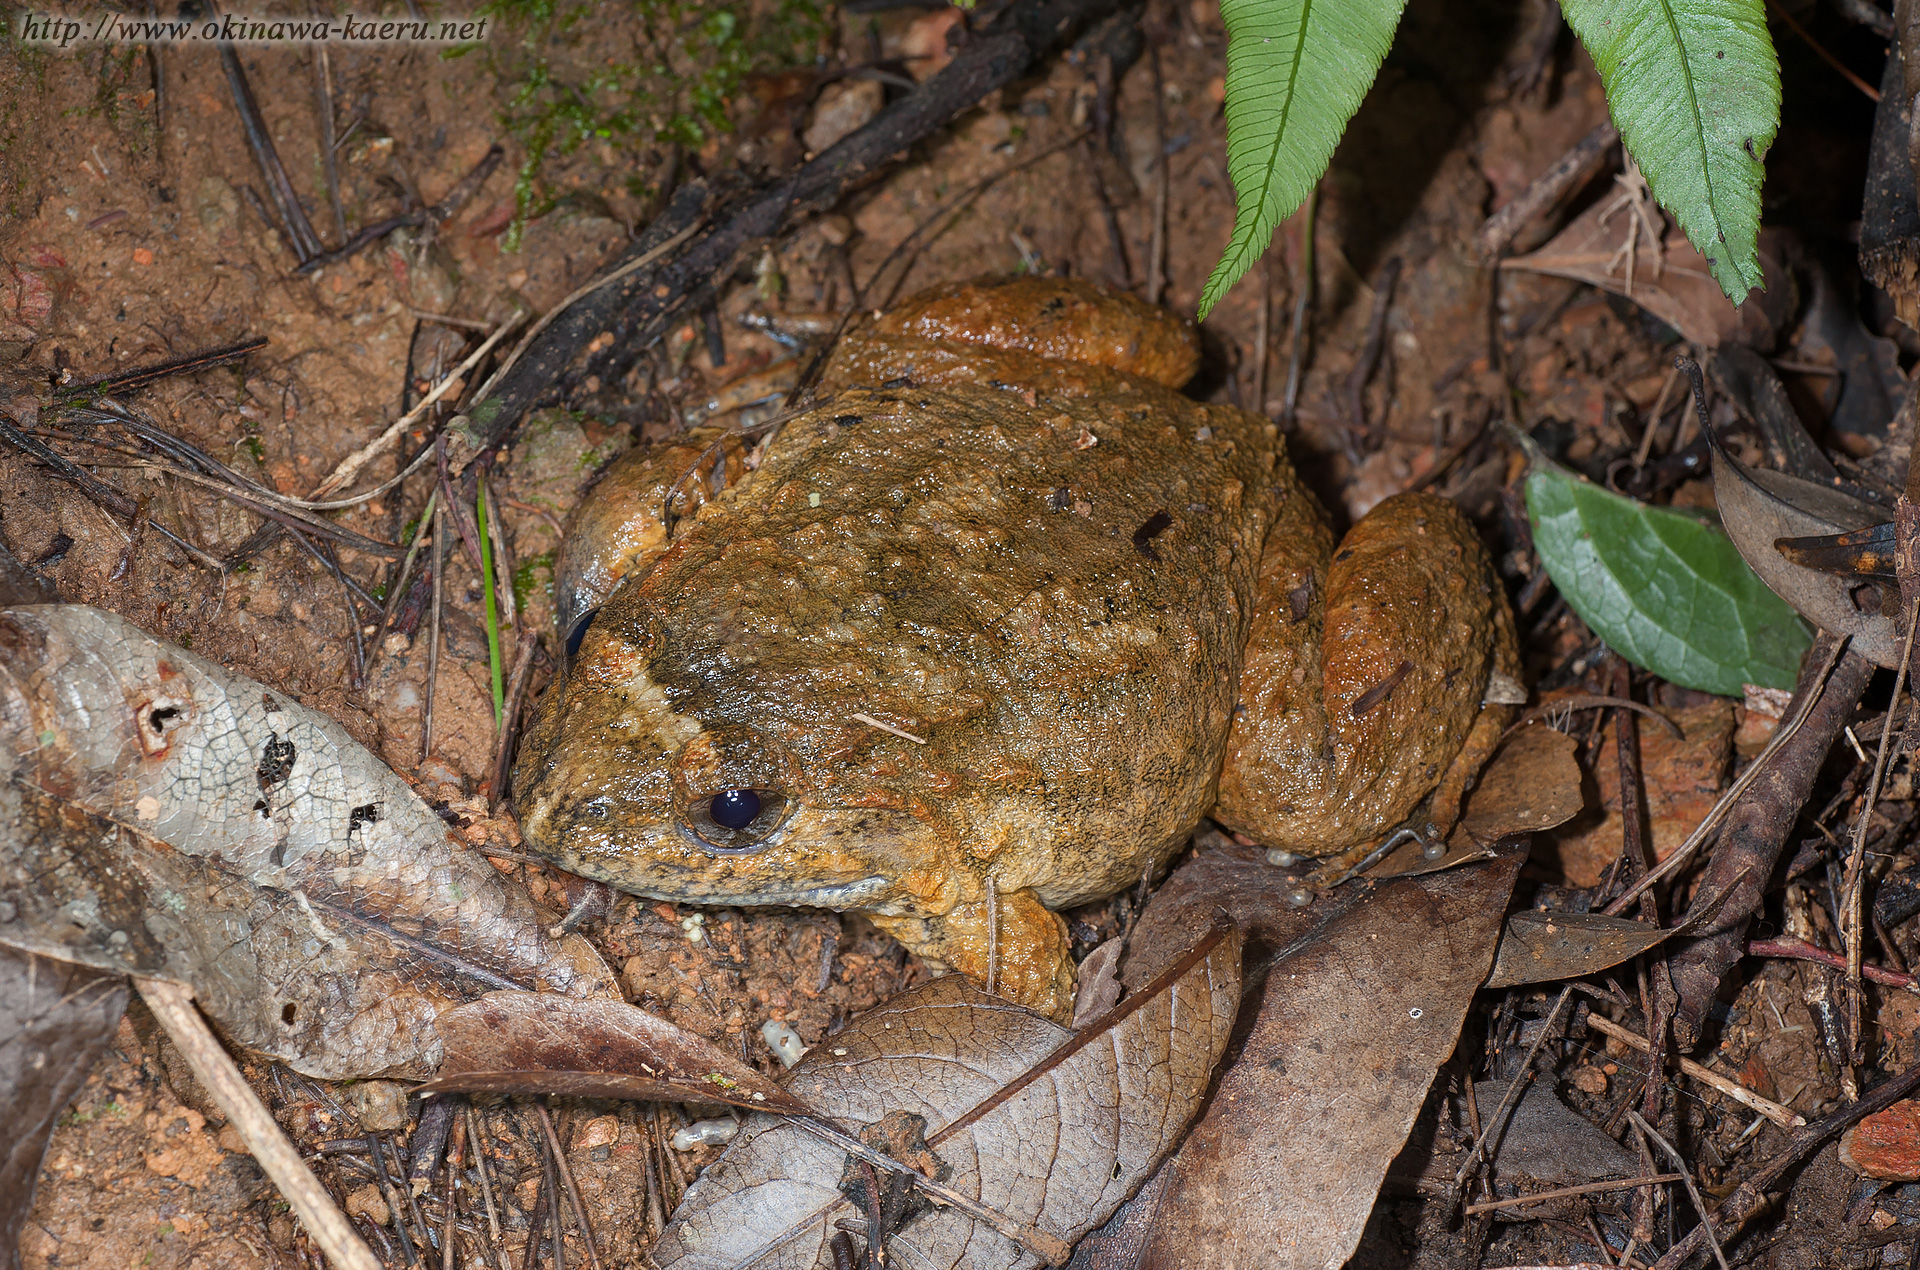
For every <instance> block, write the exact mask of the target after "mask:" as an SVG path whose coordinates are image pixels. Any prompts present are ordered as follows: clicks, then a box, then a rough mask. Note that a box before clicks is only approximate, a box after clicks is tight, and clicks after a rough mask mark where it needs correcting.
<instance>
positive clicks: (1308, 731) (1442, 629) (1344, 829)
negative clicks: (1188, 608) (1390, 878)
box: [1214, 494, 1519, 858]
mask: <svg viewBox="0 0 1920 1270" xmlns="http://www.w3.org/2000/svg"><path fill="white" fill-rule="evenodd" d="M1305 502H1306V500H1304V499H1299V498H1296V499H1291V500H1289V503H1290V504H1291V506H1286V507H1283V508H1282V511H1281V518H1280V521H1279V522H1278V523H1277V524H1276V525H1275V527H1274V530H1273V532H1272V533H1271V534H1270V535H1269V537H1268V539H1267V545H1266V548H1265V551H1264V553H1263V555H1262V558H1261V589H1262V593H1261V596H1260V601H1259V607H1258V608H1257V610H1256V612H1255V615H1254V620H1253V626H1252V633H1251V635H1250V637H1249V640H1248V646H1247V654H1246V659H1245V662H1244V664H1243V666H1242V669H1241V673H1240V707H1239V709H1238V710H1237V711H1236V714H1235V717H1234V723H1233V729H1232V732H1231V734H1230V736H1229V738H1228V743H1227V759H1226V763H1225V766H1224V768H1223V770H1222V773H1221V779H1220V798H1219V806H1218V807H1217V808H1216V809H1215V812H1214V815H1215V817H1216V818H1217V819H1219V820H1220V821H1222V822H1223V823H1225V824H1227V825H1229V826H1231V827H1232V828H1234V829H1237V830H1239V831H1240V832H1242V833H1245V834H1247V835H1249V836H1250V837H1253V838H1254V839H1256V840H1258V841H1259V842H1261V843H1264V844H1265V845H1267V846H1271V847H1279V848H1282V849H1284V850H1288V851H1293V852H1297V853H1299V854H1301V855H1309V856H1331V855H1345V854H1348V853H1352V854H1353V855H1354V856H1355V857H1356V858H1357V857H1358V855H1360V854H1363V853H1364V852H1365V851H1366V850H1367V849H1368V848H1370V847H1371V846H1372V845H1373V844H1374V843H1377V842H1378V841H1379V840H1380V839H1381V837H1382V836H1383V835H1384V834H1386V833H1387V832H1388V831H1390V830H1391V829H1392V828H1393V827H1394V826H1395V825H1397V824H1399V823H1400V822H1402V821H1404V820H1405V819H1406V818H1407V817H1408V816H1409V815H1410V814H1412V813H1413V812H1414V810H1415V809H1416V808H1417V807H1418V806H1419V805H1420V803H1421V801H1422V800H1423V799H1426V798H1427V797H1428V796H1429V795H1433V796H1434V798H1433V801H1432V803H1431V804H1430V806H1429V809H1428V811H1429V815H1430V817H1431V818H1432V819H1434V820H1435V822H1436V823H1437V824H1438V826H1439V828H1440V829H1441V830H1442V831H1443V832H1444V831H1445V830H1446V829H1448V828H1450V827H1451V824H1452V821H1453V818H1454V817H1455V816H1456V815H1457V813H1458V809H1459V804H1460V800H1461V797H1462V795H1463V794H1464V793H1465V791H1466V789H1467V788H1468V786H1469V785H1470V783H1471V780H1472V777H1473V775H1474V774H1475V773H1477V771H1478V769H1479V766H1480V764H1481V763H1482V762H1484V761H1485V759H1486V758H1487V756H1488V754H1489V753H1490V752H1491V750H1492V746H1493V743H1494V742H1495V741H1497V739H1498V737H1499V735H1500V732H1501V730H1502V728H1503V727H1504V726H1505V723H1506V716H1507V714H1508V713H1510V712H1509V711H1508V709H1507V708H1506V707H1502V706H1487V705H1484V704H1483V702H1484V700H1485V697H1486V691H1487V685H1488V682H1489V679H1490V677H1491V676H1492V674H1493V673H1494V672H1495V671H1498V672H1500V673H1502V674H1504V675H1506V676H1509V677H1517V675H1518V672H1519V650H1518V645H1517V642H1516V640H1515V638H1514V630H1513V616H1512V613H1511V610H1510V609H1509V607H1508V605H1507V598H1506V593H1505V592H1504V591H1503V590H1502V589H1501V586H1500V583H1499V579H1498V578H1497V577H1496V576H1495V574H1494V571H1493V566H1492V563H1491V561H1489V560H1488V559H1487V555H1486V552H1485V550H1484V549H1483V548H1482V547H1481V545H1480V540H1479V538H1478V536H1477V535H1476V534H1475V533H1474V530H1473V527H1472V525H1470V524H1469V523H1468V522H1467V520H1466V518H1465V517H1464V516H1462V515H1461V514H1460V512H1459V511H1458V509H1456V508H1455V507H1454V506H1453V504H1452V503H1450V502H1448V501H1447V500H1445V499H1443V498H1438V497H1435V496H1433V495H1427V494H1402V495H1399V496H1397V497H1394V498H1390V499H1388V500H1387V501H1386V502H1383V503H1381V504H1380V505H1379V506H1378V507H1376V508H1375V509H1374V510H1373V511H1372V512H1371V513H1370V514H1369V515H1367V516H1366V517H1364V518H1363V519H1362V520H1361V521H1360V522H1359V523H1358V524H1356V525H1355V526H1354V527H1353V529H1352V530H1351V531H1349V532H1348V534H1347V536H1346V538H1345V539H1344V540H1342V542H1341V543H1340V545H1339V549H1338V550H1337V551H1332V552H1331V554H1330V555H1329V547H1330V545H1331V535H1330V534H1329V533H1328V532H1327V530H1326V529H1325V528H1324V527H1322V526H1320V525H1319V523H1318V521H1317V516H1316V515H1315V513H1314V512H1313V511H1312V509H1302V507H1301V506H1300V505H1301V504H1304V503H1305Z"/></svg>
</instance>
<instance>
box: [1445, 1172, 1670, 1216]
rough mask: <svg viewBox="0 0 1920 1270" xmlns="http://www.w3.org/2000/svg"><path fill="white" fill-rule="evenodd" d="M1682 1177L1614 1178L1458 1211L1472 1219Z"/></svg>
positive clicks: (1491, 1200) (1489, 1201) (1481, 1204)
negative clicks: (1524, 1206)
mask: <svg viewBox="0 0 1920 1270" xmlns="http://www.w3.org/2000/svg"><path fill="white" fill-rule="evenodd" d="M1683 1176H1684V1174H1680V1173H1661V1174H1659V1175H1658V1176H1655V1177H1616V1178H1614V1179H1613V1180H1612V1181H1611V1182H1588V1183H1586V1184H1585V1185H1584V1186H1562V1187H1560V1188H1559V1189H1558V1190H1552V1191H1541V1192H1539V1193H1538V1194H1535V1195H1517V1196H1515V1197H1514V1198H1512V1199H1490V1200H1487V1201H1486V1202H1484V1203H1480V1204H1468V1205H1467V1206H1466V1207H1465V1208H1463V1209H1461V1210H1460V1211H1461V1212H1463V1213H1465V1214H1466V1215H1467V1216H1469V1217H1472V1216H1474V1215H1475V1214H1477V1213H1491V1212H1493V1211H1494V1210H1495V1209H1497V1208H1519V1207H1521V1206H1522V1205H1524V1204H1538V1203H1540V1202H1541V1201H1542V1200H1549V1199H1565V1198H1567V1196H1569V1195H1592V1194H1595V1193H1596V1192H1599V1191H1624V1190H1626V1189H1627V1188H1628V1187H1630V1186H1646V1185H1648V1184H1649V1183H1654V1182H1677V1181H1679V1180H1680V1179H1681V1177H1683Z"/></svg>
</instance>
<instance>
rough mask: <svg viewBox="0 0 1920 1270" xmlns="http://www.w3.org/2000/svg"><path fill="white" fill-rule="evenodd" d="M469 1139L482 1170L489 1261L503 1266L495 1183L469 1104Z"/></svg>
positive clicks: (478, 1165) (477, 1163) (476, 1115)
mask: <svg viewBox="0 0 1920 1270" xmlns="http://www.w3.org/2000/svg"><path fill="white" fill-rule="evenodd" d="M467 1138H468V1139H469V1140H470V1141H471V1142H472V1143H473V1162H474V1165H475V1167H476V1168H478V1169H479V1170H480V1199H481V1202H482V1203H484V1204H485V1205H486V1208H487V1233H488V1235H490V1236H491V1238H490V1239H489V1241H488V1243H487V1254H488V1259H489V1260H491V1261H492V1262H493V1263H494V1265H495V1266H503V1265H504V1258H503V1257H502V1256H501V1254H500V1212H499V1210H498V1209H497V1208H496V1207H494V1203H493V1181H492V1179H491V1178H490V1177H489V1176H488V1170H487V1148H486V1145H485V1143H483V1142H482V1141H481V1138H480V1122H479V1117H478V1113H477V1112H475V1111H474V1109H473V1104H472V1103H468V1104H467Z"/></svg>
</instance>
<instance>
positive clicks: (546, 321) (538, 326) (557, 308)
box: [473, 221, 700, 405]
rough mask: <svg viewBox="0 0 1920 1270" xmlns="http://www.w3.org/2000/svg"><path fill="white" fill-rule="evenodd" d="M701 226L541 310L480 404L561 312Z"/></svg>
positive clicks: (491, 379) (483, 393)
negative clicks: (545, 309)
mask: <svg viewBox="0 0 1920 1270" xmlns="http://www.w3.org/2000/svg"><path fill="white" fill-rule="evenodd" d="M699 228H700V222H698V221H696V222H695V223H693V224H691V225H689V226H687V227H686V228H685V229H683V230H681V231H680V232H679V233H677V234H675V235H674V236H673V237H671V238H669V239H667V240H666V241H665V242H663V243H661V244H660V245H659V246H658V247H655V248H654V249H653V250H652V251H645V252H641V253H640V254H639V255H637V256H635V257H634V258H633V259H632V260H629V261H627V263H626V264H624V265H621V266H620V267H619V268H618V269H615V270H614V271H613V272H612V273H610V274H608V275H607V276H606V277H604V278H595V279H594V280H593V281H591V282H588V283H586V284H584V285H583V286H581V287H580V289H579V290H577V291H575V292H574V293H573V294H572V295H570V296H568V297H567V298H566V299H564V300H562V301H560V303H558V304H556V305H554V306H553V307H552V308H551V309H548V310H547V311H546V312H545V313H543V314H541V316H540V320H539V321H538V322H535V323H534V324H533V326H532V327H531V328H529V329H528V331H527V333H526V334H525V335H523V336H521V337H520V342H519V343H518V344H516V345H514V346H513V351H512V352H511V353H508V354H507V360H506V361H504V362H502V363H501V364H500V369H499V370H496V371H494V372H493V374H492V375H490V376H489V377H488V378H487V382H486V383H484V384H482V385H481V386H480V391H479V392H477V393H475V394H474V397H473V400H474V404H476V405H478V404H479V403H480V402H482V401H485V400H486V398H487V394H488V393H490V392H492V391H493V388H494V385H496V384H498V383H499V382H500V381H501V379H502V378H504V377H505V375H506V373H507V372H508V371H510V370H512V369H513V364H514V363H515V362H517V361H519V360H520V358H521V357H522V356H523V355H524V354H525V353H526V351H527V349H528V348H530V347H531V346H532V345H533V341H534V340H535V339H536V338H538V337H539V335H540V332H542V331H544V330H546V329H547V328H548V327H549V326H551V325H553V323H554V322H556V321H557V320H559V317H560V315H561V314H563V313H565V312H566V311H567V310H568V309H570V308H572V307H573V306H574V305H576V304H578V303H580V301H582V300H584V299H586V298H587V297H588V296H590V295H592V294H593V293H594V292H596V291H598V290H600V289H601V288H602V287H610V286H612V285H613V284H614V283H616V282H618V281H620V279H622V278H624V277H626V276H627V275H628V274H630V273H632V272H633V271H634V270H636V269H644V268H646V267H647V266H648V265H650V264H652V263H653V262H654V261H656V260H658V259H660V257H662V256H664V255H666V254H667V253H668V252H670V251H672V250H673V249H674V248H675V247H678V246H679V245H680V244H681V243H683V242H685V241H687V239H689V238H691V237H693V235H694V233H695V231H697V230H698V229H699Z"/></svg>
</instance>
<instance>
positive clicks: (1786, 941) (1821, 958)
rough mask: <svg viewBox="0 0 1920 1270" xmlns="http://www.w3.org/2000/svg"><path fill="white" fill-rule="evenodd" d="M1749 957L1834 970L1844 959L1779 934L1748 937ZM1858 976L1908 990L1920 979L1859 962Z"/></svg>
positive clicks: (1918, 984) (1915, 988) (1919, 989)
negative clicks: (1777, 936)
mask: <svg viewBox="0 0 1920 1270" xmlns="http://www.w3.org/2000/svg"><path fill="white" fill-rule="evenodd" d="M1747 955H1748V956H1749V957H1791V958H1793V959H1794V960H1795V961H1814V962H1818V963H1820V964H1821V965H1823V966H1832V967H1833V968H1834V969H1835V970H1845V969H1846V968H1847V959H1846V958H1845V957H1842V956H1841V955H1840V954H1839V953H1831V952H1828V951H1827V950H1826V949H1824V948H1816V947H1814V946H1813V945H1812V944H1809V943H1807V942H1806V941H1804V940H1800V939H1793V938H1791V937H1782V938H1780V939H1750V940H1748V941H1747ZM1860 976H1861V978H1863V979H1871V980H1873V981H1874V982H1875V983H1884V984H1887V985H1889V986H1890V987H1895V988H1905V989H1906V990H1907V991H1908V992H1916V993H1920V979H1915V978H1914V976H1912V975H1902V974H1895V973H1894V972H1893V971H1891V970H1888V969H1886V968H1884V967H1882V966H1868V965H1862V966H1861V967H1860Z"/></svg>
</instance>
